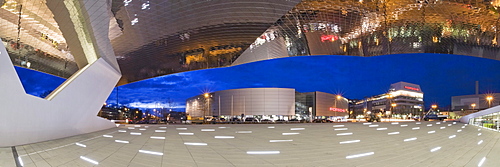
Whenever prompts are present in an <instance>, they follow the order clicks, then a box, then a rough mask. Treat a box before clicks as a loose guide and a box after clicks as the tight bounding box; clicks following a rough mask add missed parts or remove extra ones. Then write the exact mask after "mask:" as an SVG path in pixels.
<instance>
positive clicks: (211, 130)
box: [201, 129, 215, 132]
mask: <svg viewBox="0 0 500 167" xmlns="http://www.w3.org/2000/svg"><path fill="white" fill-rule="evenodd" d="M201 131H202V132H214V131H215V129H201Z"/></svg>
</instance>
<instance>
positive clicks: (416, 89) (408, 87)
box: [405, 86, 420, 91]
mask: <svg viewBox="0 0 500 167" xmlns="http://www.w3.org/2000/svg"><path fill="white" fill-rule="evenodd" d="M405 89H410V90H414V91H420V89H418V88H414V87H410V86H405Z"/></svg>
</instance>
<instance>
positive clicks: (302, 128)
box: [290, 128, 306, 130]
mask: <svg viewBox="0 0 500 167" xmlns="http://www.w3.org/2000/svg"><path fill="white" fill-rule="evenodd" d="M304 129H306V128H290V130H304Z"/></svg>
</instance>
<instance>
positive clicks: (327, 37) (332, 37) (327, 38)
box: [321, 35, 339, 42]
mask: <svg viewBox="0 0 500 167" xmlns="http://www.w3.org/2000/svg"><path fill="white" fill-rule="evenodd" d="M338 39H339V37H338V36H335V35H321V42H325V41H335V40H338Z"/></svg>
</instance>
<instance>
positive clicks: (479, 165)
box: [477, 157, 486, 167]
mask: <svg viewBox="0 0 500 167" xmlns="http://www.w3.org/2000/svg"><path fill="white" fill-rule="evenodd" d="M485 160H486V157H483V158H482V159H481V161H479V163H478V164H477V166H478V167H481V166H483V163H484V161H485Z"/></svg>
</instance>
